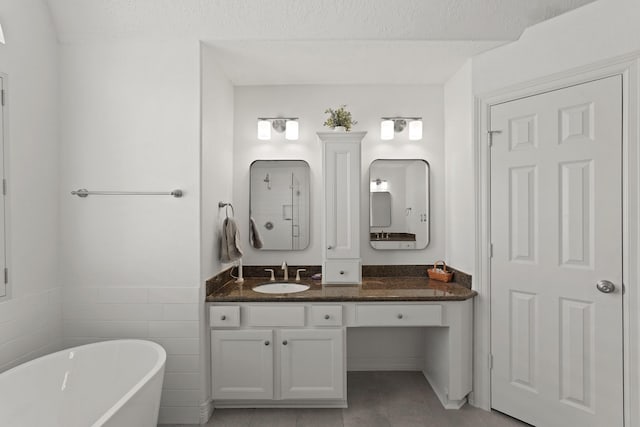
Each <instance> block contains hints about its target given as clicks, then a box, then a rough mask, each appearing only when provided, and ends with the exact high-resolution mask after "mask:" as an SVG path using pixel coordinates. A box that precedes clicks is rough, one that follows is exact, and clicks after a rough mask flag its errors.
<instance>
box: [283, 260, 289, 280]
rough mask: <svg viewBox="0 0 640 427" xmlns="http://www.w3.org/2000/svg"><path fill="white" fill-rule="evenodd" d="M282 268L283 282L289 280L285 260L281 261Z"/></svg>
mask: <svg viewBox="0 0 640 427" xmlns="http://www.w3.org/2000/svg"><path fill="white" fill-rule="evenodd" d="M281 268H282V269H283V270H284V280H285V282H286V281H287V280H289V267H288V266H287V261H282V267H281Z"/></svg>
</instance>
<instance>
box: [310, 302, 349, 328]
mask: <svg viewBox="0 0 640 427" xmlns="http://www.w3.org/2000/svg"><path fill="white" fill-rule="evenodd" d="M311 325H312V326H342V306H341V305H314V306H312V307H311Z"/></svg>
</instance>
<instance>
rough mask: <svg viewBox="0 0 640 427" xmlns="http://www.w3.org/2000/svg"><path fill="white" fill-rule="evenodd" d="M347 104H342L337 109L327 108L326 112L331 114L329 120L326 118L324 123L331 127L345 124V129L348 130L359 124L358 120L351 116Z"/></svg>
mask: <svg viewBox="0 0 640 427" xmlns="http://www.w3.org/2000/svg"><path fill="white" fill-rule="evenodd" d="M346 107H347V106H346V105H344V104H343V105H341V106H340V107H339V108H337V109H335V110H334V109H333V108H327V109H326V110H324V112H325V114H329V117H328V118H327V120H325V122H324V125H325V126H327V127H330V128H331V129H333V128H335V127H337V126H344V128H345V130H346V131H347V132H348V131H350V130H351V127H352V126H353V125H356V124H358V122H357V121H355V120H353V118H352V117H351V112H350V111H347V110H346V109H345V108H346Z"/></svg>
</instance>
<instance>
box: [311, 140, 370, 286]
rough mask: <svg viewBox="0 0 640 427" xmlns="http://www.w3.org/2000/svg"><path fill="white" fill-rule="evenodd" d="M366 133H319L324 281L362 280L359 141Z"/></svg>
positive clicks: (344, 281)
mask: <svg viewBox="0 0 640 427" xmlns="http://www.w3.org/2000/svg"><path fill="white" fill-rule="evenodd" d="M366 134H367V133H366V132H318V138H319V139H320V141H321V143H322V146H323V147H322V153H323V157H322V158H323V180H324V206H323V223H324V233H323V236H324V250H323V263H322V281H323V283H335V284H349V283H354V284H358V283H361V282H362V268H361V260H360V144H361V142H362V139H363V138H364V136H365V135H366Z"/></svg>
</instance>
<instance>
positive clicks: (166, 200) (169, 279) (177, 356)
mask: <svg viewBox="0 0 640 427" xmlns="http://www.w3.org/2000/svg"><path fill="white" fill-rule="evenodd" d="M61 89H62V93H63V94H64V96H63V97H62V102H61V111H62V114H61V135H62V138H61V150H60V163H61V187H62V188H61V192H60V204H61V221H60V223H61V225H60V231H61V242H62V252H61V265H60V269H61V277H62V280H63V283H64V310H63V329H64V344H65V345H66V346H73V345H77V344H82V343H86V342H90V341H97V340H103V339H113V338H147V339H151V340H154V341H157V342H158V343H160V344H161V345H163V346H164V348H165V349H166V350H167V353H168V359H167V367H166V374H165V380H164V390H163V395H162V402H161V409H160V421H161V422H164V423H197V422H198V421H199V418H200V417H199V405H200V403H201V401H202V395H203V385H202V384H203V383H202V381H203V379H202V377H203V375H202V373H201V372H200V370H201V366H200V360H201V341H200V326H201V321H200V316H201V314H202V309H201V308H202V299H203V294H202V290H201V274H202V273H201V269H200V256H201V255H200V249H201V247H200V221H199V218H200V188H199V186H200V173H199V165H200V46H199V44H198V43H197V42H196V41H179V40H174V41H172V40H160V41H145V40H126V41H114V42H104V43H97V42H91V43H87V44H84V43H77V44H68V45H63V46H61ZM77 188H88V189H90V190H133V191H140V190H147V191H169V190H173V189H177V188H180V189H182V190H184V197H183V198H179V199H178V198H173V197H170V196H89V197H87V198H86V199H81V198H78V197H75V196H71V195H70V194H69V191H71V190H73V189H77Z"/></svg>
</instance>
